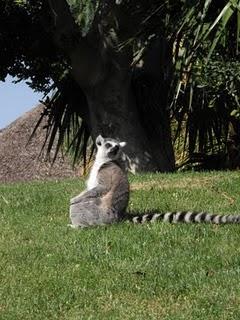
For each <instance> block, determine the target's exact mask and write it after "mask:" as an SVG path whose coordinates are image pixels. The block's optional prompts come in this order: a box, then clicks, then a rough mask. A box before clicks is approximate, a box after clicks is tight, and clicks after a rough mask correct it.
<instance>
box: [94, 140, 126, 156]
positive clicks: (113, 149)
mask: <svg viewBox="0 0 240 320" xmlns="http://www.w3.org/2000/svg"><path fill="white" fill-rule="evenodd" d="M125 145H126V142H120V141H118V140H116V139H111V138H103V137H102V136H101V135H99V136H98V137H97V139H96V146H97V155H98V157H101V158H107V159H110V160H116V159H118V158H119V157H121V155H122V148H123V147H124V146H125Z"/></svg>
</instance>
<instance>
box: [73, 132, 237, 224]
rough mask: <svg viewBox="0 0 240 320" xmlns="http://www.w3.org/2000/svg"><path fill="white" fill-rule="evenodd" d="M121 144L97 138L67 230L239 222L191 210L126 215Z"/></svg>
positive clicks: (125, 187)
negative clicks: (117, 224) (129, 223)
mask: <svg viewBox="0 0 240 320" xmlns="http://www.w3.org/2000/svg"><path fill="white" fill-rule="evenodd" d="M125 145H126V143H125V142H119V141H118V140H115V139H111V138H103V137H102V136H98V137H97V139H96V146H97V154H96V159H95V162H94V164H93V167H92V169H91V172H90V176H89V179H88V181H87V189H86V190H85V191H83V192H82V193H80V194H79V195H78V196H76V197H74V198H72V199H71V201H70V219H71V222H72V224H70V226H71V227H73V228H78V227H88V226H94V225H103V224H110V223H114V222H118V221H120V220H130V221H132V222H133V223H144V222H155V221H158V220H163V221H168V222H173V223H176V222H186V223H190V222H210V223H215V224H223V223H240V215H218V214H209V213H205V212H192V211H180V212H166V213H150V214H145V215H143V216H135V217H130V216H128V215H127V214H126V208H127V205H128V200H129V183H128V178H127V172H126V164H125V162H124V158H123V157H124V154H123V152H122V148H123V147H124V146H125Z"/></svg>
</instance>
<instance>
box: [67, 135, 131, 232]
mask: <svg viewBox="0 0 240 320" xmlns="http://www.w3.org/2000/svg"><path fill="white" fill-rule="evenodd" d="M107 143H108V144H109V143H111V146H110V147H109V145H107ZM96 145H97V147H98V151H97V155H96V160H95V163H94V165H93V168H92V172H91V173H90V177H91V178H90V179H91V181H90V182H89V183H88V189H87V190H86V191H84V192H82V193H80V195H78V196H76V197H74V198H72V199H71V201H70V219H71V223H72V224H71V227H73V228H78V227H88V226H95V225H105V224H110V223H114V222H117V221H119V220H121V219H123V217H124V213H125V211H126V208H127V205H128V199H129V183H128V178H127V173H126V171H125V168H124V164H123V162H122V151H121V149H122V146H123V145H124V143H120V142H118V141H117V140H114V139H104V138H102V137H101V136H98V138H97V140H96ZM118 148H119V150H118ZM116 150H118V151H117V153H116V154H115V152H116ZM94 170H95V171H96V172H95V171H94ZM92 186H93V187H92Z"/></svg>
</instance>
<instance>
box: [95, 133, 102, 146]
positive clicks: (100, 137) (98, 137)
mask: <svg viewBox="0 0 240 320" xmlns="http://www.w3.org/2000/svg"><path fill="white" fill-rule="evenodd" d="M102 143H103V137H102V136H101V135H99V136H97V139H96V145H97V146H101V145H102Z"/></svg>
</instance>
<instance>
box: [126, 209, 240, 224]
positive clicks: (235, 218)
mask: <svg viewBox="0 0 240 320" xmlns="http://www.w3.org/2000/svg"><path fill="white" fill-rule="evenodd" d="M127 220H129V221H131V222H133V223H139V224H142V223H153V222H156V221H164V222H170V223H179V222H183V223H213V224H231V223H234V224H237V223H240V215H220V214H211V213H207V212H194V211H178V212H165V213H147V214H145V215H143V216H140V215H139V216H133V217H130V216H128V217H127Z"/></svg>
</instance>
